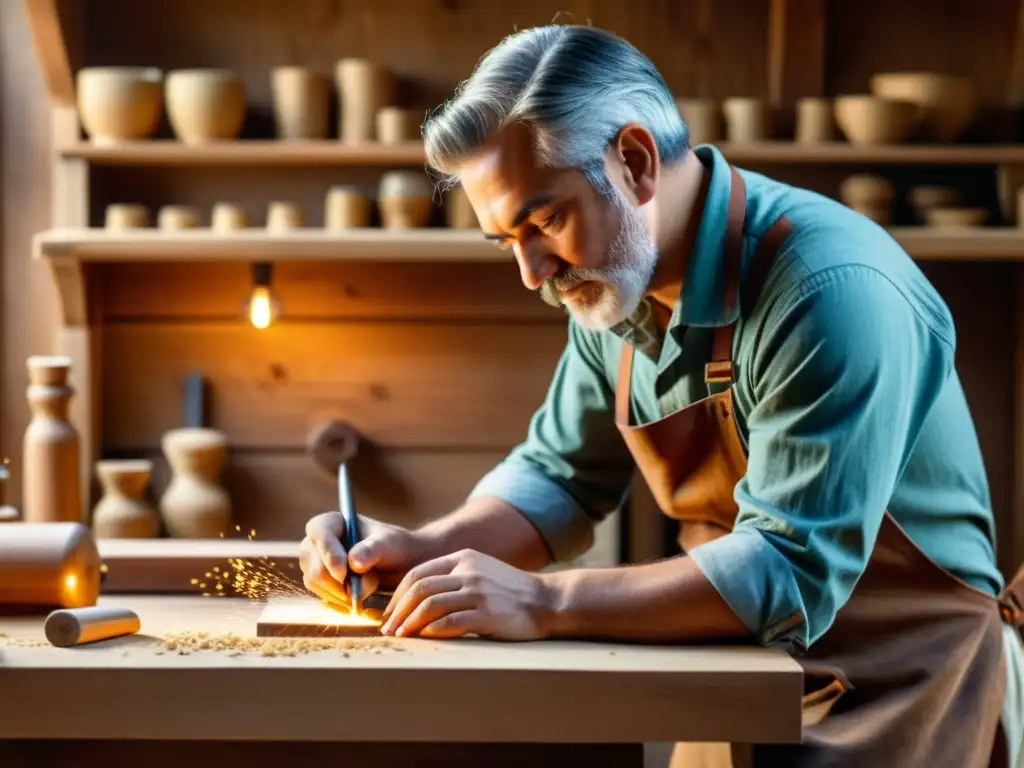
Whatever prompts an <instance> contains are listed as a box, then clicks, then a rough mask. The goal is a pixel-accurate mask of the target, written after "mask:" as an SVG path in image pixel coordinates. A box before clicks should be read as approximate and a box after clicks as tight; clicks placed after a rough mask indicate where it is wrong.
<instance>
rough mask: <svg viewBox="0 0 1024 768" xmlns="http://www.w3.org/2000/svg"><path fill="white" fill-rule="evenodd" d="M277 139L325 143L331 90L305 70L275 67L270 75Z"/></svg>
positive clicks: (322, 79)
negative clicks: (316, 140)
mask: <svg viewBox="0 0 1024 768" xmlns="http://www.w3.org/2000/svg"><path fill="white" fill-rule="evenodd" d="M270 89H271V93H272V95H273V99H274V124H275V125H276V127H277V137H278V138H279V139H284V140H294V139H326V138H327V135H328V133H329V131H330V113H331V86H330V81H329V80H328V78H327V77H325V76H324V75H323V74H321V73H320V72H315V71H313V70H311V69H307V68H306V67H276V68H275V69H274V70H272V71H271V74H270Z"/></svg>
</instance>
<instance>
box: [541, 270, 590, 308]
mask: <svg viewBox="0 0 1024 768" xmlns="http://www.w3.org/2000/svg"><path fill="white" fill-rule="evenodd" d="M595 277H596V275H595V274H594V270H580V269H572V268H570V269H566V270H564V271H562V272H561V273H559V274H557V275H555V276H554V277H549V278H547V279H545V280H544V282H543V283H541V286H540V297H541V299H543V301H544V303H545V304H548V305H550V306H552V307H560V306H562V296H561V294H562V292H563V291H567V290H569V289H570V288H575V287H576V286H577V285H579V284H580V283H582V282H585V281H587V280H593V279H594V278H595Z"/></svg>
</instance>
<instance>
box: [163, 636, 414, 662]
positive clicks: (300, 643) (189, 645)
mask: <svg viewBox="0 0 1024 768" xmlns="http://www.w3.org/2000/svg"><path fill="white" fill-rule="evenodd" d="M163 642H164V647H165V648H166V649H167V650H168V651H172V652H175V653H177V654H178V655H179V656H185V655H188V654H190V653H198V652H203V651H227V652H228V655H229V656H232V657H235V656H242V655H244V654H246V653H258V654H259V655H261V656H266V657H272V656H298V655H300V654H307V653H324V652H329V651H333V652H335V653H337V652H340V653H341V655H342V656H345V657H347V656H348V655H349V654H350V653H351V652H353V651H356V652H363V653H383V652H384V651H385V650H389V651H401V650H403V649H402V647H401V646H400V645H398V644H397V643H395V642H394V641H393V640H391V639H390V638H385V637H381V638H362V639H358V638H322V639H321V638H313V637H244V636H242V635H235V634H226V635H213V634H210V633H209V632H178V633H175V634H170V635H164V637H163Z"/></svg>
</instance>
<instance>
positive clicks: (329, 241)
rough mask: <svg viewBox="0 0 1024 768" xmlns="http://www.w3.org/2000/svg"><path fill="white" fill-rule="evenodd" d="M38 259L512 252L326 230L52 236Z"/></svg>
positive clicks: (55, 232)
mask: <svg viewBox="0 0 1024 768" xmlns="http://www.w3.org/2000/svg"><path fill="white" fill-rule="evenodd" d="M35 253H36V255H37V257H40V258H43V259H47V260H52V261H85V262H119V261H120V262H129V261H289V260H290V261H330V260H346V259H352V260H360V261H399V262H401V261H406V262H408V261H439V262H443V261H476V262H479V261H495V262H503V261H508V260H510V259H511V258H512V255H511V252H509V251H505V250H503V249H501V248H499V247H498V246H497V245H495V244H494V243H492V242H490V241H487V240H485V239H484V238H483V235H482V234H481V233H480V231H479V230H455V229H445V228H441V227H436V228H434V227H431V228H425V229H417V230H388V229H378V228H367V229H355V230H347V231H328V230H324V229H320V228H308V229H302V230H292V231H290V232H282V233H269V232H267V231H265V230H263V229H246V230H238V231H236V232H230V233H216V232H212V231H211V230H209V229H192V230H177V231H172V232H163V231H160V230H155V229H137V230H125V231H119V232H110V231H107V230H105V229H103V228H92V229H51V230H48V231H45V232H41V233H39V234H38V235H37V236H36V239H35Z"/></svg>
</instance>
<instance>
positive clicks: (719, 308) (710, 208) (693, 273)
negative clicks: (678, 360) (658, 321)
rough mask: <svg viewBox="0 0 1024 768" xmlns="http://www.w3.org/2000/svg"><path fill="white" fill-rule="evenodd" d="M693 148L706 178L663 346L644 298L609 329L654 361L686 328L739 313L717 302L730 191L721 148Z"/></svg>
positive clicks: (722, 322)
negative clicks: (707, 174) (701, 205)
mask: <svg viewBox="0 0 1024 768" xmlns="http://www.w3.org/2000/svg"><path fill="white" fill-rule="evenodd" d="M693 152H694V154H696V156H697V158H698V159H699V160H700V161H701V162H702V163H703V164H704V166H705V167H706V168H707V169H708V171H709V172H710V173H711V181H710V183H709V185H708V194H707V199H706V201H705V203H704V210H703V212H702V214H701V220H700V225H699V226H698V229H697V236H696V239H695V241H694V246H693V252H692V253H691V254H690V260H689V264H688V266H687V269H686V275H685V277H684V279H683V290H682V293H681V295H680V297H679V300H678V301H677V302H676V305H675V307H674V309H673V310H672V317H671V319H670V320H669V324H668V333H667V337H666V339H665V346H664V348H663V345H662V341H661V339H659V338H658V333H657V331H656V328H655V324H654V320H653V317H652V314H653V313H652V312H651V309H650V306H649V305H648V304H647V302H648V301H650V299H645V300H644V301H643V302H642V303H641V304H640V307H638V308H637V311H636V312H634V313H633V314H632V315H631V316H630V317H628V318H626V319H625V320H623V321H622V322H620V323H619V324H618V325H616V326H614V327H613V328H611V331H612V332H613V333H615V334H617V335H618V336H620V337H621V338H622V339H623V340H624V341H625V342H626V343H629V344H632V345H633V346H634V347H636V348H637V349H638V350H640V351H641V352H644V353H645V354H647V355H648V356H650V357H652V358H654V359H655V360H657V359H658V358H659V357H662V358H665V357H669V356H672V354H671V353H672V352H674V351H675V348H677V347H678V345H679V344H681V343H682V334H683V331H684V330H685V328H686V326H691V325H692V326H702V327H716V326H721V325H728V324H729V323H731V322H734V321H735V320H736V319H737V318H738V317H739V304H738V302H737V303H734V304H733V306H731V307H728V308H725V307H723V305H722V296H723V294H724V292H725V261H724V250H725V234H726V228H727V223H728V216H729V195H730V194H731V192H732V173H731V169H730V167H729V162H728V161H727V160H726V159H725V156H724V155H723V154H722V153H721V151H720V150H718V149H717V148H716V147H714V146H712V145H710V144H702V145H700V146H697V147H694V148H693Z"/></svg>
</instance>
